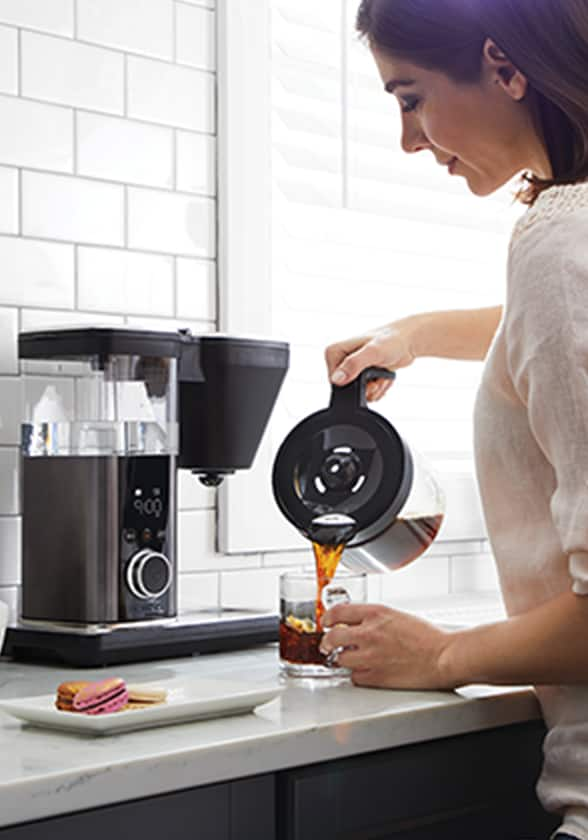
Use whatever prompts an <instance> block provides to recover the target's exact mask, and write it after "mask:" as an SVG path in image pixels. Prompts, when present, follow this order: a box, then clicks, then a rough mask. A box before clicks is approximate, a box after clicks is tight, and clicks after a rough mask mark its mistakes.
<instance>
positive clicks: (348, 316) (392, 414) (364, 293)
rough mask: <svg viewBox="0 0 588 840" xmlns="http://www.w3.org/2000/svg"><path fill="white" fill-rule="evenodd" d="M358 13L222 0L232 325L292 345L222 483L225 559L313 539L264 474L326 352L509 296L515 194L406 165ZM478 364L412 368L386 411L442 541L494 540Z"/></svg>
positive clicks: (226, 284)
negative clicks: (480, 476)
mask: <svg viewBox="0 0 588 840" xmlns="http://www.w3.org/2000/svg"><path fill="white" fill-rule="evenodd" d="M253 6H255V9H254V8H252V7H253ZM356 8H357V0H321V2H320V3H316V0H296V2H293V0H263V2H259V3H256V4H250V5H249V4H247V2H246V0H238V2H233V0H228V2H226V3H225V4H224V10H223V12H222V13H221V14H220V20H219V25H220V26H221V28H222V29H221V44H223V43H224V48H223V49H222V50H221V62H222V56H223V55H224V67H221V68H219V74H220V75H221V79H220V83H221V96H220V102H221V115H223V119H224V122H223V119H221V123H220V125H219V135H220V142H221V146H222V144H226V146H225V148H224V152H225V153H226V154H225V155H223V148H221V166H223V169H222V178H221V182H222V185H223V188H222V192H221V230H222V229H223V228H224V231H225V233H224V234H221V236H222V240H221V257H220V260H221V264H220V272H221V312H222V313H223V314H222V328H223V329H225V330H226V331H228V332H233V333H235V332H239V331H246V332H252V331H254V332H257V333H259V334H264V335H271V336H273V337H276V338H280V339H286V340H288V341H290V342H291V348H292V362H291V370H290V373H289V376H288V378H287V381H286V384H285V386H284V389H283V392H282V395H281V397H280V400H279V404H278V406H277V407H276V410H275V413H274V417H273V418H272V424H271V429H270V431H269V432H268V434H267V435H266V439H265V442H264V446H263V451H262V452H261V453H260V455H259V456H258V460H257V463H256V466H255V468H254V469H253V470H252V471H250V472H248V473H247V474H245V475H243V476H239V477H237V479H232V480H231V482H228V483H227V486H226V487H225V488H224V489H223V493H222V500H221V532H220V533H221V547H222V548H223V549H224V550H226V551H229V552H231V551H260V550H265V551H269V550H278V549H280V550H283V549H288V548H294V547H299V546H301V545H303V544H304V543H302V542H301V539H300V538H299V537H298V535H297V534H296V533H295V532H294V530H293V529H292V528H291V526H290V525H288V524H287V523H285V522H283V521H281V516H280V514H279V513H278V512H277V510H276V509H275V505H274V503H273V500H272V499H271V488H270V480H269V476H270V471H271V463H272V460H273V455H274V453H275V451H276V449H277V446H278V445H279V443H280V442H281V440H282V439H283V438H284V436H285V435H286V434H287V433H288V432H289V430H290V429H291V428H292V427H293V426H294V425H295V424H296V423H297V422H298V421H299V420H300V419H302V418H303V417H304V416H306V415H307V414H309V413H311V412H313V411H317V410H319V409H321V408H323V407H325V406H326V405H327V403H328V398H329V385H328V383H327V381H326V376H325V367H324V361H323V351H324V347H325V346H326V345H327V344H328V343H330V342H332V341H334V340H337V339H342V338H346V337H348V336H350V335H353V334H356V333H359V332H361V331H363V330H365V329H369V328H372V327H375V326H378V325H379V324H382V323H385V322H387V321H391V320H394V319H396V318H400V317H403V316H404V315H407V314H409V313H412V312H418V311H424V310H435V309H451V308H464V309H465V308H470V307H478V306H489V305H494V304H496V303H500V302H501V301H502V299H503V287H504V279H505V273H506V272H505V266H506V252H507V246H508V237H509V233H510V230H511V228H512V225H513V223H514V220H515V219H516V217H517V216H518V214H519V213H520V209H519V207H517V206H515V205H513V203H512V189H511V188H509V189H505V190H504V191H502V193H501V194H499V195H496V196H493V197H491V198H487V199H485V200H480V199H478V198H475V197H473V196H472V195H471V194H470V193H469V192H468V191H467V188H466V187H465V185H464V183H463V182H462V181H461V180H460V179H452V178H450V176H449V175H448V174H447V172H446V170H444V169H442V168H441V167H439V166H438V165H437V164H436V163H435V161H434V160H433V158H432V156H431V155H428V154H426V153H423V154H418V155H414V156H407V155H405V154H403V153H402V151H401V149H400V145H399V122H400V121H399V116H398V107H397V105H396V102H395V100H394V99H393V98H392V97H391V96H389V95H386V94H384V92H383V90H382V85H381V82H380V80H379V77H378V75H377V71H376V68H375V66H374V64H373V59H372V58H371V56H370V54H369V51H368V49H367V47H366V46H365V45H364V44H362V43H361V42H360V41H359V39H358V37H357V35H356V34H355V32H354V16H355V12H356ZM219 11H220V10H219ZM237 44H238V48H237V54H236V53H235V46H236V45H237ZM231 46H232V47H233V49H231ZM250 85H254V87H253V88H252V87H250ZM231 120H233V122H231ZM235 120H237V122H235ZM237 127H238V128H239V132H238V138H239V139H236V137H235V135H234V133H233V134H231V130H232V131H233V132H234V131H235V129H236V128H237ZM223 128H224V129H225V136H224V138H223ZM231 174H232V176H233V179H234V180H233V179H232V178H231ZM223 179H224V180H223ZM244 179H245V180H244ZM223 208H225V209H226V210H227V211H228V214H229V217H228V225H225V224H224V220H225V216H224V212H223ZM231 224H232V233H233V234H236V241H235V240H234V239H233V238H232V237H231ZM255 248H258V249H259V251H257V252H256V251H255ZM239 260H240V262H238V261H239ZM481 367H482V365H481V364H480V363H473V362H448V361H443V360H436V359H423V360H419V361H418V362H417V363H416V364H415V365H413V366H412V367H411V368H409V369H406V370H403V371H401V372H400V374H399V377H398V381H397V383H396V385H395V386H394V388H393V389H392V391H391V392H390V393H389V395H388V396H387V397H386V400H385V401H384V402H383V403H380V404H379V405H378V407H377V410H378V411H381V412H382V413H383V414H384V415H385V416H386V417H387V418H388V419H389V420H390V421H391V422H392V423H393V424H394V425H395V426H396V428H397V429H398V430H399V432H400V433H401V434H402V435H403V436H404V437H405V438H406V440H407V441H408V443H409V444H410V445H411V446H414V447H415V448H417V449H418V450H419V451H420V452H421V453H422V454H424V455H425V456H427V457H428V458H429V459H431V460H432V461H433V462H434V466H436V467H437V470H438V471H439V473H440V477H441V481H442V483H443V485H444V486H445V488H446V490H447V495H448V516H447V522H446V524H445V525H444V529H443V532H442V536H444V537H445V539H468V538H469V539H481V538H483V537H484V529H483V525H482V521H481V516H480V511H479V502H478V498H477V491H476V489H475V481H474V478H473V463H472V423H471V415H472V408H473V401H474V397H475V392H476V388H477V383H478V379H479V375H480V372H481ZM224 513H226V514H227V515H226V516H225V515H224Z"/></svg>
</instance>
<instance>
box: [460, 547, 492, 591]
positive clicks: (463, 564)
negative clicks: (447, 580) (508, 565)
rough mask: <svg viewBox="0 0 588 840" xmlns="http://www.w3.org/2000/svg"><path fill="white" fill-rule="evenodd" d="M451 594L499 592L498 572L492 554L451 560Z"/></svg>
mask: <svg viewBox="0 0 588 840" xmlns="http://www.w3.org/2000/svg"><path fill="white" fill-rule="evenodd" d="M450 574H451V589H450V592H482V591H489V590H491V591H498V590H499V588H500V585H499V582H498V572H497V569H496V563H495V562H494V558H493V557H492V555H491V554H471V555H469V556H468V555H464V556H462V557H451V559H450Z"/></svg>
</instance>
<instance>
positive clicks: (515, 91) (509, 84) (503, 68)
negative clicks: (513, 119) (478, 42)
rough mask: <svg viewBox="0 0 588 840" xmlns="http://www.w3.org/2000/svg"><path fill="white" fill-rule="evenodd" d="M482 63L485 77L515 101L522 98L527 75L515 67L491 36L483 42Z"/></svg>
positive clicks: (526, 88) (526, 87) (526, 86)
mask: <svg viewBox="0 0 588 840" xmlns="http://www.w3.org/2000/svg"><path fill="white" fill-rule="evenodd" d="M482 64H483V67H484V72H485V75H486V77H487V78H488V79H491V80H492V81H493V82H494V83H495V84H497V85H500V87H501V88H502V89H503V90H504V92H505V93H507V94H508V96H510V97H511V99H514V100H516V101H517V102H518V101H520V100H521V99H524V97H525V95H526V93H527V90H528V88H529V83H528V81H527V77H526V76H524V75H523V74H522V73H521V71H520V70H519V69H518V68H517V67H515V65H514V64H513V63H512V61H510V59H509V58H508V57H507V56H506V55H505V53H503V52H502V50H501V49H500V47H498V46H496V44H495V43H494V41H493V40H492V39H491V38H486V40H485V42H484V46H483V48H482Z"/></svg>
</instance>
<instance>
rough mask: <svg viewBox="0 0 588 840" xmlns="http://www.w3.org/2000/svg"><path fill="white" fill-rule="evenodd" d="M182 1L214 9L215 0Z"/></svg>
mask: <svg viewBox="0 0 588 840" xmlns="http://www.w3.org/2000/svg"><path fill="white" fill-rule="evenodd" d="M182 3H189V4H190V5H191V6H203V7H204V8H205V9H214V8H215V6H216V2H215V0H182Z"/></svg>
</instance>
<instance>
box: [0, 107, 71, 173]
mask: <svg viewBox="0 0 588 840" xmlns="http://www.w3.org/2000/svg"><path fill="white" fill-rule="evenodd" d="M0 124H1V125H2V126H10V131H6V130H3V131H0V163H9V164H14V165H15V166H30V167H35V168H38V169H51V170H55V171H56V172H71V171H72V170H73V113H72V111H70V110H69V109H67V108H57V107H55V106H54V105H43V104H42V103H39V102H27V101H26V100H24V99H17V98H16V97H13V96H0Z"/></svg>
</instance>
